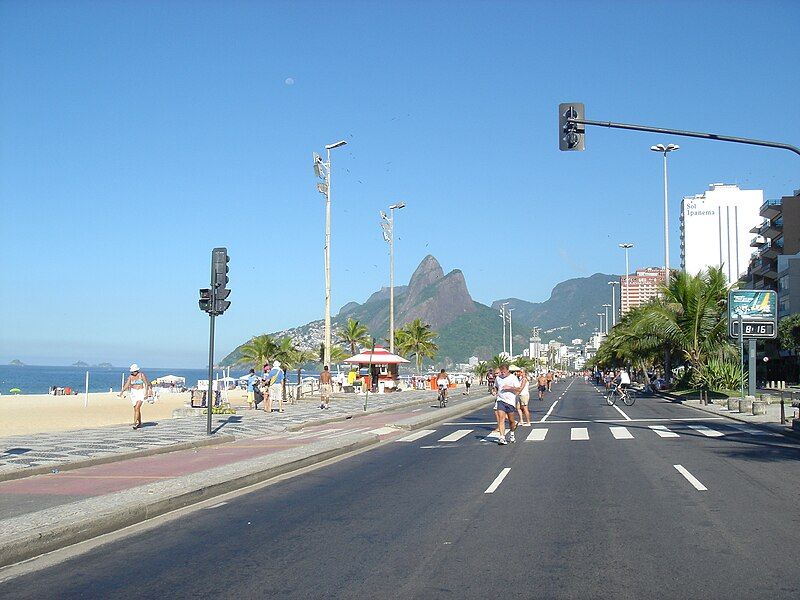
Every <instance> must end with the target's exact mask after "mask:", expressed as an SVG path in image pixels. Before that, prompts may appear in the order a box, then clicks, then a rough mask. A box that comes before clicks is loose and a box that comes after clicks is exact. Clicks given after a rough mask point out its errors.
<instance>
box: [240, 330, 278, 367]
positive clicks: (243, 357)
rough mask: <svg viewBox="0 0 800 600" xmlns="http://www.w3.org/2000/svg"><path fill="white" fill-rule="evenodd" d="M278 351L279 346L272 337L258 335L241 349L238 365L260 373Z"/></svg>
mask: <svg viewBox="0 0 800 600" xmlns="http://www.w3.org/2000/svg"><path fill="white" fill-rule="evenodd" d="M277 350H278V345H277V344H276V343H275V340H274V339H273V338H272V337H271V336H269V335H267V334H263V335H258V336H256V337H254V338H253V339H252V340H250V341H249V342H247V343H246V344H245V345H244V346H242V347H241V348H240V349H239V353H240V357H239V360H237V361H236V364H238V365H248V366H251V367H252V368H254V369H256V370H257V371H259V372H260V371H261V367H262V366H263V365H264V364H265V363H267V362H268V361H269V360H270V359H271V358H273V357H274V356H275V353H276V352H277Z"/></svg>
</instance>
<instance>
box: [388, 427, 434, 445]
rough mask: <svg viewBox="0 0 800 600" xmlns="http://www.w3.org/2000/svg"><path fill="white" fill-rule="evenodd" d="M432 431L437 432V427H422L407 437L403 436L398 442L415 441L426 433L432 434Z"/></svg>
mask: <svg viewBox="0 0 800 600" xmlns="http://www.w3.org/2000/svg"><path fill="white" fill-rule="evenodd" d="M431 433H436V430H435V429H420V430H419V431H415V432H414V433H412V434H411V435H407V436H406V437H401V438H400V439H399V440H397V441H398V442H415V441H417V440H418V439H419V438H424V437H425V436H426V435H430V434H431Z"/></svg>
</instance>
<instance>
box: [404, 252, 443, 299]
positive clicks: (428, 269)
mask: <svg viewBox="0 0 800 600" xmlns="http://www.w3.org/2000/svg"><path fill="white" fill-rule="evenodd" d="M442 277H444V270H443V269H442V265H440V264H439V261H438V260H436V259H435V258H434V257H433V256H431V255H430V254H428V256H426V257H425V258H423V259H422V262H421V263H419V266H418V267H417V269H416V271H414V274H413V275H412V276H411V281H409V282H408V296H409V297H415V296H418V295H419V294H420V292H422V290H424V289H425V288H426V287H428V286H429V285H431V284H432V283H436V282H437V281H439V280H440V279H441V278H442Z"/></svg>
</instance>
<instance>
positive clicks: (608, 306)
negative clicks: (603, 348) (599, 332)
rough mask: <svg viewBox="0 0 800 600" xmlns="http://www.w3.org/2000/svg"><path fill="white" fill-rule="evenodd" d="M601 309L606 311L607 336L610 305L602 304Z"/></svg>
mask: <svg viewBox="0 0 800 600" xmlns="http://www.w3.org/2000/svg"><path fill="white" fill-rule="evenodd" d="M603 308H604V309H605V311H606V335H608V309H609V308H611V305H610V304H603Z"/></svg>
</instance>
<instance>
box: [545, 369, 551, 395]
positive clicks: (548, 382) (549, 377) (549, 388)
mask: <svg viewBox="0 0 800 600" xmlns="http://www.w3.org/2000/svg"><path fill="white" fill-rule="evenodd" d="M546 379H547V391H548V392H549V391H552V388H553V372H552V371H549V370H548V371H547V376H546Z"/></svg>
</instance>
